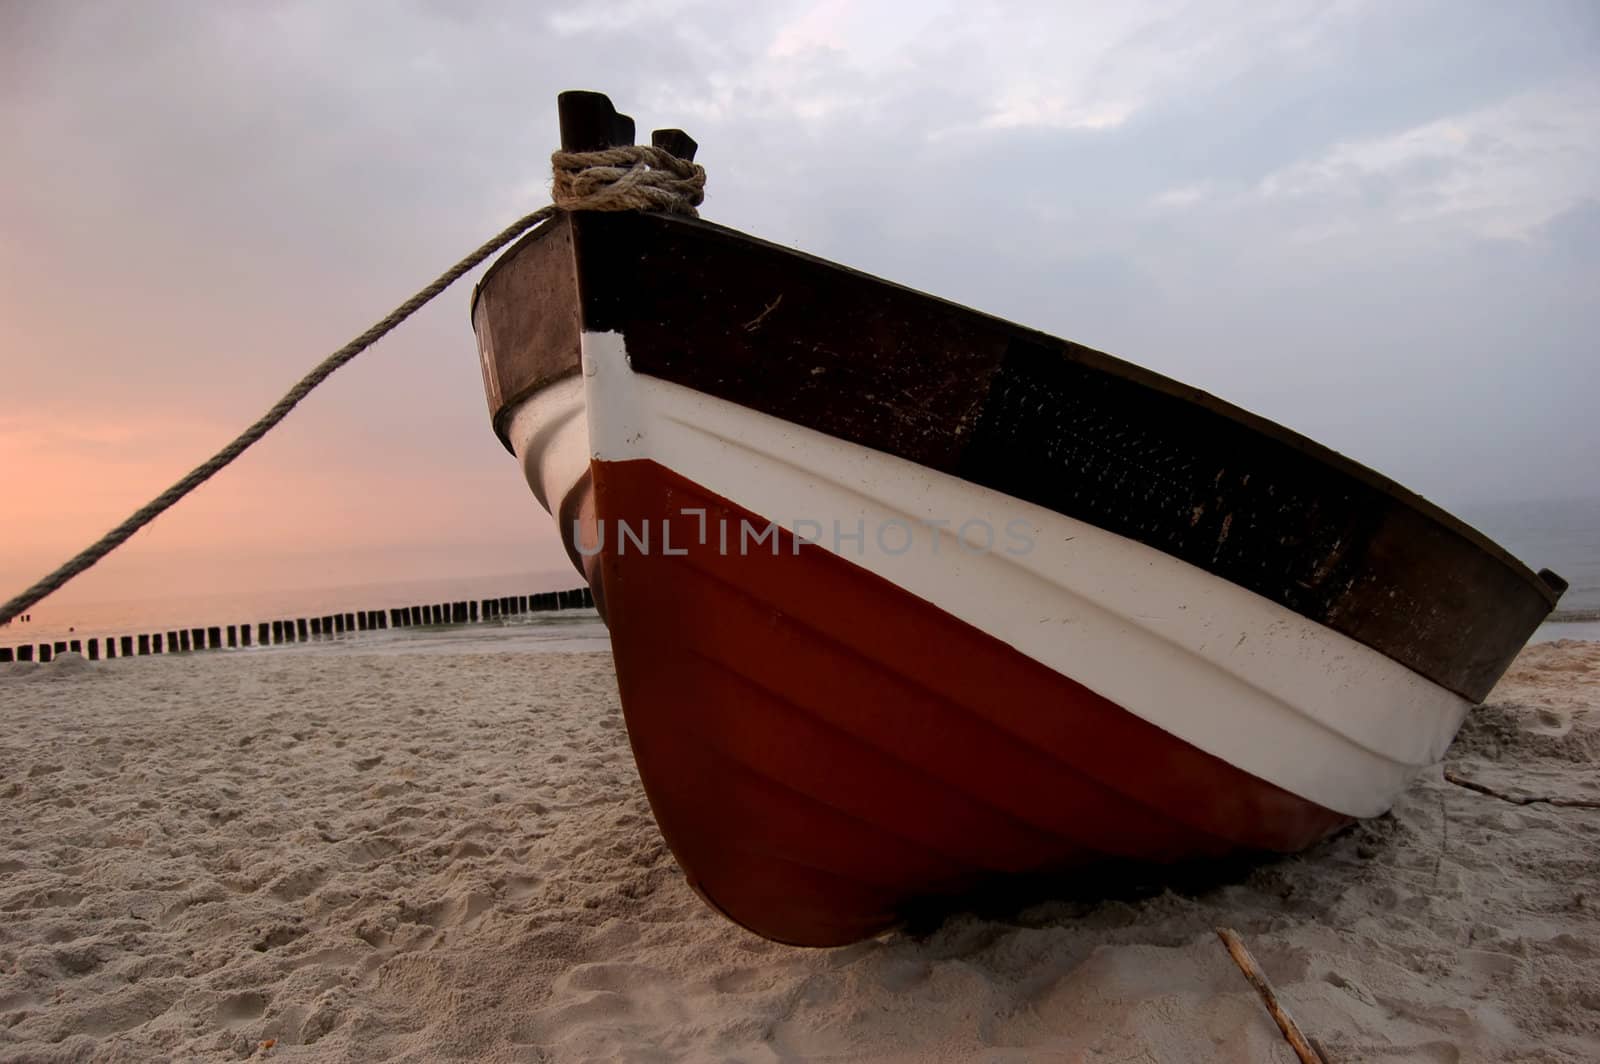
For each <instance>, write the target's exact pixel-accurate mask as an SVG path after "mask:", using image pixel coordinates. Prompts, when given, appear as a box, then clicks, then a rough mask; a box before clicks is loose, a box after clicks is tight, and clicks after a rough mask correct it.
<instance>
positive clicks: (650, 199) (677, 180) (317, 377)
mask: <svg viewBox="0 0 1600 1064" xmlns="http://www.w3.org/2000/svg"><path fill="white" fill-rule="evenodd" d="M550 166H551V170H552V179H551V183H550V184H551V188H550V199H551V203H550V205H549V206H546V207H540V208H539V209H538V210H536V211H534V212H533V213H532V214H528V215H524V216H523V217H521V218H519V219H517V220H516V221H515V222H512V223H511V224H510V225H508V226H506V228H504V229H502V230H500V232H498V233H496V234H495V235H494V236H493V237H491V238H490V239H489V240H488V241H487V242H486V243H484V244H483V245H481V246H480V247H478V248H477V250H475V251H473V252H472V253H471V254H470V255H468V256H467V257H466V258H464V259H462V260H461V261H460V262H458V263H456V264H455V265H454V266H452V267H450V268H449V269H448V270H446V271H445V272H444V273H442V274H440V275H439V277H438V279H436V280H435V281H434V282H433V283H432V284H430V285H428V286H427V287H425V288H423V289H422V290H421V291H419V292H418V293H417V294H416V295H414V296H412V297H411V298H410V299H408V300H406V301H405V302H404V303H401V304H400V305H399V306H398V307H396V308H395V309H394V310H392V311H390V312H389V313H388V314H386V315H384V317H383V318H382V319H380V320H379V321H378V322H377V323H376V324H375V325H373V326H372V327H371V328H369V329H367V330H366V331H365V332H363V333H362V334H361V335H360V336H357V337H356V338H355V339H354V340H351V341H350V342H349V343H347V344H345V345H344V346H343V347H341V348H339V349H338V350H337V351H335V352H334V353H333V354H331V355H329V356H328V357H327V358H325V359H323V360H322V361H321V362H319V363H317V365H316V366H315V367H314V368H313V369H312V370H311V372H309V373H307V374H306V375H305V376H304V377H302V378H300V380H299V381H298V382H297V383H296V384H295V386H294V387H292V388H290V389H289V390H288V391H287V392H286V393H284V396H283V398H282V399H279V400H278V401H277V402H276V403H273V404H272V408H271V409H269V410H268V411H267V412H266V413H265V414H263V415H261V417H260V418H259V419H257V420H256V422H255V424H253V425H251V426H250V427H249V428H247V429H245V430H244V431H243V432H241V433H240V434H239V435H238V436H237V437H235V438H234V439H233V441H232V442H230V443H229V444H228V445H227V446H226V447H224V448H222V450H220V451H218V452H217V453H216V454H214V455H212V456H211V457H210V458H209V459H207V460H206V461H205V462H203V463H202V464H201V465H199V466H197V467H196V468H195V469H194V470H193V471H191V472H190V473H189V474H188V475H187V476H185V477H184V478H183V479H182V480H180V481H178V482H177V483H176V484H174V485H172V487H170V488H168V489H167V490H166V491H164V492H162V493H161V494H160V495H157V496H156V497H155V498H154V499H152V500H150V501H149V502H148V503H146V504H145V505H143V506H141V507H139V509H137V510H135V511H134V512H133V514H132V515H131V516H130V517H129V518H128V519H127V520H126V521H124V522H122V523H121V524H120V525H118V526H117V527H116V528H113V529H112V530H111V531H110V532H107V533H106V534H105V535H103V536H101V537H100V538H99V539H97V540H95V542H94V543H92V544H90V545H89V546H88V547H86V548H84V549H83V550H82V551H79V552H78V553H77V554H76V555H74V556H73V557H72V558H71V559H70V560H68V561H67V562H66V563H65V564H63V565H62V566H61V567H60V568H58V569H56V570H55V571H54V572H52V573H51V574H50V575H49V576H46V577H45V578H44V579H42V580H40V581H39V582H38V583H36V584H34V585H33V586H32V587H30V588H28V589H27V590H26V591H24V592H22V594H20V595H17V596H16V597H15V598H13V599H11V600H9V601H8V602H6V604H5V605H4V606H0V623H4V622H6V621H10V620H11V619H13V618H15V617H16V616H18V615H19V614H21V613H22V612H23V611H24V610H26V609H28V608H29V607H30V606H32V605H34V604H35V603H37V602H38V601H39V600H40V599H42V598H44V597H45V596H46V595H48V594H50V593H51V592H53V591H57V590H59V589H60V588H61V587H62V585H64V584H65V583H66V582H67V581H69V580H71V579H72V578H73V577H75V576H77V575H78V574H79V573H81V572H83V571H84V570H85V569H88V568H89V567H90V566H92V565H94V564H95V563H96V562H98V561H99V560H100V559H101V558H104V557H105V556H106V555H107V554H110V553H111V552H112V551H113V550H116V549H117V548H118V547H119V546H121V545H122V544H123V543H125V542H127V540H128V538H129V537H130V536H132V535H133V534H134V533H135V532H137V531H139V529H141V528H143V527H144V526H145V525H147V524H149V523H150V522H151V521H153V520H155V519H156V518H157V517H159V516H160V515H161V514H162V513H163V512H164V511H166V510H167V509H168V508H169V507H171V506H172V505H173V504H174V503H176V502H177V501H178V500H179V499H181V498H183V497H184V496H185V495H187V494H189V493H190V492H191V491H193V490H194V489H196V488H198V487H199V486H200V485H201V484H204V483H205V482H206V481H207V480H210V479H211V478H212V477H213V476H215V475H216V474H217V473H218V472H219V471H221V470H222V469H223V468H224V467H225V466H227V465H228V463H230V462H232V461H233V460H234V459H235V458H238V457H239V456H240V455H241V454H243V453H244V452H245V451H246V450H248V449H249V447H250V445H251V444H253V443H255V442H256V441H257V440H259V439H261V437H263V436H265V435H266V434H267V433H268V432H270V431H272V429H273V428H274V427H276V426H277V424H278V422H280V421H282V420H283V419H284V418H285V417H287V416H288V414H289V411H291V410H293V409H294V408H295V406H296V405H298V404H299V402H300V400H302V399H304V398H305V397H306V396H307V395H310V394H311V391H312V389H314V388H316V387H317V385H319V384H321V383H322V382H323V381H325V380H327V379H328V377H329V376H331V375H332V373H333V371H334V370H336V369H338V368H339V367H340V366H342V365H344V364H345V363H346V362H349V361H350V360H351V359H353V358H355V357H356V356H357V355H359V354H361V352H363V351H365V350H366V349H367V348H369V347H371V346H372V345H373V344H375V343H377V342H378V341H379V340H381V339H382V338H383V337H384V336H385V335H387V334H388V333H389V331H390V330H392V329H393V328H394V327H395V326H397V325H399V324H400V323H401V322H403V321H405V320H406V319H407V318H409V317H411V315H413V314H415V313H416V312H417V311H418V310H420V309H422V307H424V306H426V305H427V303H428V302H429V301H430V300H432V299H433V297H434V296H437V295H438V294H439V293H440V292H443V291H444V290H445V289H446V288H449V287H450V286H451V285H452V284H454V283H455V282H456V281H458V280H460V279H461V277H462V276H463V275H464V274H466V273H468V272H470V271H471V270H472V269H473V268H474V267H476V266H477V265H478V264H479V263H481V262H483V260H484V259H487V258H488V257H489V256H490V255H493V254H494V253H495V252H496V251H499V250H500V249H501V248H503V247H505V246H506V245H507V244H509V243H511V242H512V241H513V240H515V239H516V238H517V237H519V236H521V235H522V234H523V233H525V232H527V231H528V230H529V229H531V228H533V227H534V226H536V225H538V224H539V223H540V222H542V221H544V220H545V219H546V218H550V217H552V216H554V215H555V213H556V212H557V211H664V212H668V213H672V214H679V215H685V216H687V217H691V218H693V217H698V212H697V211H696V210H695V208H696V207H698V206H699V205H700V204H701V203H702V202H703V201H704V200H705V186H706V171H705V167H703V166H699V165H697V164H695V163H692V162H689V161H687V160H684V159H679V158H678V157H677V156H675V155H673V154H671V153H670V152H667V151H663V150H662V149H660V148H655V147H652V146H650V145H647V144H644V145H635V146H631V147H621V148H606V149H604V150H602V151H592V152H567V151H558V152H556V153H555V154H554V155H552V156H551V157H550Z"/></svg>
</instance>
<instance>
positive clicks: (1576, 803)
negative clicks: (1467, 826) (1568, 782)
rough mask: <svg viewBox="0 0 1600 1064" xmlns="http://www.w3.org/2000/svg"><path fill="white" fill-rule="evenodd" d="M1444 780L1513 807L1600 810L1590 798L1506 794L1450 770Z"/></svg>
mask: <svg viewBox="0 0 1600 1064" xmlns="http://www.w3.org/2000/svg"><path fill="white" fill-rule="evenodd" d="M1444 778H1445V782H1447V783H1454V784H1455V785H1456V786H1457V787H1465V788H1466V789H1467V790H1469V791H1477V792H1478V793H1479V794H1487V795H1488V796H1489V797H1491V798H1498V799H1500V800H1501V801H1502V802H1510V803H1511V804H1512V805H1556V806H1562V807H1564V808H1568V809H1600V801H1595V800H1593V799H1589V798H1560V797H1543V796H1540V795H1527V794H1506V793H1505V792H1504V791H1497V790H1495V789H1494V788H1493V787H1490V786H1489V785H1487V784H1484V783H1479V782H1478V781H1477V780H1469V779H1467V778H1466V777H1465V776H1458V775H1456V774H1455V773H1454V772H1452V771H1450V770H1449V769H1445V770H1444Z"/></svg>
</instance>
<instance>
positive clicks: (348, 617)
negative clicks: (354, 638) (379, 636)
mask: <svg viewBox="0 0 1600 1064" xmlns="http://www.w3.org/2000/svg"><path fill="white" fill-rule="evenodd" d="M344 630H345V631H347V632H353V631H355V630H356V615H355V614H353V613H347V614H345V615H344Z"/></svg>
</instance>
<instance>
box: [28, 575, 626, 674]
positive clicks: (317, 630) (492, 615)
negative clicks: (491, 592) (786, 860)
mask: <svg viewBox="0 0 1600 1064" xmlns="http://www.w3.org/2000/svg"><path fill="white" fill-rule="evenodd" d="M593 606H594V593H593V592H592V591H590V589H589V588H587V587H581V588H572V589H569V590H566V591H538V592H532V593H530V594H526V595H522V594H519V595H503V596H500V597H498V598H486V599H467V600H460V601H454V602H432V603H425V604H419V605H416V606H389V607H386V608H382V609H372V610H354V611H348V612H344V613H330V614H324V615H322V616H320V617H311V618H305V617H298V618H293V619H287V618H286V619H283V620H275V621H260V622H256V623H254V624H251V623H244V624H230V625H227V626H223V625H210V626H207V627H201V628H178V629H173V630H171V631H168V632H166V633H162V632H154V633H151V632H141V633H139V634H138V635H137V636H133V635H124V636H121V637H118V636H96V637H93V638H88V639H64V640H53V641H51V642H48V643H39V644H36V645H35V644H29V645H27V646H21V647H18V646H13V647H0V653H3V654H5V655H9V656H7V657H0V661H19V662H21V661H30V662H31V661H34V660H38V661H40V662H48V661H51V660H53V659H55V658H57V657H60V656H61V655H62V654H65V653H68V652H71V653H75V654H84V655H86V656H87V657H88V659H89V660H90V661H99V660H102V658H101V654H102V651H101V643H102V641H103V642H104V660H106V661H111V660H114V659H116V658H119V657H121V658H131V657H134V656H139V657H145V656H148V655H150V654H176V653H184V652H189V651H201V650H221V649H222V648H223V647H224V646H226V647H227V648H229V649H235V648H238V647H250V646H252V645H259V646H269V645H274V644H282V643H296V642H309V641H310V640H311V639H312V638H313V637H320V638H323V639H327V638H332V637H335V636H343V635H351V634H355V633H357V632H373V631H383V630H387V629H389V628H391V627H393V628H408V627H413V626H416V625H463V624H475V623H479V622H487V621H491V620H504V619H505V618H509V617H515V616H518V615H520V614H526V613H535V612H543V611H547V610H569V609H580V608H593ZM224 627H225V628H226V632H227V634H226V636H224V635H223V632H224ZM224 639H226V642H224Z"/></svg>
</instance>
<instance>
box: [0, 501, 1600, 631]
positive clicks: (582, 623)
mask: <svg viewBox="0 0 1600 1064" xmlns="http://www.w3.org/2000/svg"><path fill="white" fill-rule="evenodd" d="M1455 513H1456V514H1457V515H1458V516H1459V517H1461V518H1462V519H1463V520H1465V521H1466V522H1467V523H1469V524H1471V525H1473V526H1474V527H1476V528H1478V529H1479V530H1480V531H1482V532H1483V533H1484V534H1485V535H1487V536H1488V537H1489V538H1490V539H1493V540H1495V541H1496V542H1498V543H1499V544H1500V545H1501V546H1503V547H1505V548H1506V549H1507V550H1508V551H1510V552H1511V553H1512V554H1513V555H1515V556H1516V557H1518V558H1520V559H1521V560H1522V561H1523V562H1525V563H1526V564H1527V565H1528V566H1529V567H1530V568H1533V569H1551V570H1554V571H1555V572H1556V573H1559V574H1560V575H1561V576H1562V577H1563V578H1565V579H1566V580H1567V582H1568V584H1569V587H1568V589H1567V592H1566V594H1565V595H1563V596H1562V599H1561V602H1560V603H1559V605H1558V606H1557V608H1556V610H1555V612H1554V613H1552V614H1551V615H1550V618H1549V619H1548V620H1547V621H1546V622H1545V623H1544V624H1543V625H1541V626H1540V627H1539V629H1538V631H1537V632H1536V633H1534V636H1533V639H1534V641H1535V642H1542V641H1548V640H1554V639H1585V640H1597V641H1600V499H1577V500H1565V501H1543V502H1518V503H1511V502H1507V503H1494V504H1478V505H1467V506H1461V507H1458V508H1457V509H1456V510H1455ZM575 586H580V581H579V579H578V578H577V576H576V575H575V574H562V573H552V572H544V573H523V574H508V575H502V576H476V577H467V578H454V579H432V580H413V581H400V582H393V583H387V584H365V585H349V586H344V587H329V588H320V589H283V590H276V591H269V592H250V593H219V594H213V595H205V596H189V597H172V598H159V599H147V600H139V601H128V602H107V603H86V604H77V603H72V604H70V605H55V604H52V603H51V601H50V600H48V599H47V600H46V601H45V602H44V603H42V604H40V605H39V606H37V607H35V608H34V609H33V611H32V614H31V615H32V620H30V621H28V622H13V623H12V624H9V625H0V646H18V645H21V644H24V643H42V642H54V641H57V640H71V639H80V640H88V639H90V638H94V637H99V638H101V639H104V638H106V637H108V636H123V635H135V636H136V635H138V634H139V633H141V632H166V631H170V630H175V629H186V628H187V629H192V628H206V627H211V626H221V627H223V628H226V626H228V625H230V624H246V623H249V624H259V623H260V622H261V621H269V622H270V621H272V620H275V619H292V618H298V617H320V616H323V615H326V614H332V613H349V612H356V611H360V610H377V609H381V610H388V609H390V608H391V607H399V606H412V605H424V604H431V603H436V602H460V601H471V600H475V599H478V600H481V599H485V598H500V597H502V596H506V595H532V594H536V593H539V592H544V591H558V590H565V589H569V588H572V587H575ZM609 647H610V641H609V639H608V637H607V634H606V629H605V626H604V625H603V624H601V622H600V618H599V616H598V615H597V614H596V613H595V612H594V610H592V609H582V610H560V611H549V612H532V613H524V614H515V615H512V616H509V617H503V618H497V619H496V620H495V621H493V622H489V623H479V624H472V625H422V626H418V627H409V628H389V629H380V630H378V631H375V632H355V633H346V634H344V635H342V636H334V637H324V638H321V639H313V640H311V641H309V642H305V643H298V642H297V643H293V644H288V643H285V644H282V645H276V646H269V647H260V646H257V647H253V648H251V652H254V653H287V652H293V653H339V652H345V651H350V650H360V651H361V652H362V653H397V654H398V653H407V652H410V651H414V650H421V649H426V650H429V651H432V652H457V651H459V652H461V653H476V652H482V651H489V650H497V651H499V650H517V651H533V652H538V651H548V652H565V651H573V650H606V649H609Z"/></svg>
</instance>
